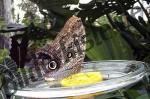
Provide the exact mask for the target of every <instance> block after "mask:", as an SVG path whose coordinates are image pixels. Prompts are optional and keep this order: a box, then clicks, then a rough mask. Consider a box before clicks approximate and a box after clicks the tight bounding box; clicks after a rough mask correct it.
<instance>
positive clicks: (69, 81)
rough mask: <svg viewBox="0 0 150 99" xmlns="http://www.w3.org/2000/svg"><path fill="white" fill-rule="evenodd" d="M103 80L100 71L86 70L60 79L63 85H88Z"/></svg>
mask: <svg viewBox="0 0 150 99" xmlns="http://www.w3.org/2000/svg"><path fill="white" fill-rule="evenodd" d="M102 80H103V77H102V74H101V73H100V72H86V73H78V74H74V75H71V76H69V77H67V78H64V79H63V80H61V82H60V83H61V85H62V86H64V87H73V86H79V85H89V84H94V83H97V82H100V81H102Z"/></svg>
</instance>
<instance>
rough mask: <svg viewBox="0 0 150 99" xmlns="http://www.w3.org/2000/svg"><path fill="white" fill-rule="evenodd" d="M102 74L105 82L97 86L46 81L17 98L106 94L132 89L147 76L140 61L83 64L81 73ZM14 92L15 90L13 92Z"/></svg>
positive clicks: (28, 89)
mask: <svg viewBox="0 0 150 99" xmlns="http://www.w3.org/2000/svg"><path fill="white" fill-rule="evenodd" d="M91 71H92V72H101V73H102V75H103V77H104V81H102V82H98V83H96V84H91V85H84V86H77V87H62V86H60V84H59V83H58V82H55V83H53V84H52V85H50V84H48V83H47V82H45V81H44V80H40V81H36V82H34V83H31V84H30V85H29V86H28V87H25V88H23V89H19V90H16V91H15V93H14V95H15V96H22V97H30V98H62V97H70V96H80V95H86V94H93V93H98V92H100V93H101V94H105V93H108V92H112V91H115V90H118V89H121V88H124V87H131V86H132V85H134V84H135V83H137V82H138V81H140V80H142V78H143V77H144V76H145V74H146V70H145V65H144V63H143V62H140V61H121V60H116V61H114V60H109V61H95V62H86V63H83V69H82V71H81V72H91ZM12 91H13V92H14V90H12Z"/></svg>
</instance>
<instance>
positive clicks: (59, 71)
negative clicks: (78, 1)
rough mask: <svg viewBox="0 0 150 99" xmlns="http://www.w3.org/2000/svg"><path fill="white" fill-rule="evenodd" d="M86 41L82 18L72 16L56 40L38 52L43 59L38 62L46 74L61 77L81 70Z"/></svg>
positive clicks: (56, 77)
mask: <svg viewBox="0 0 150 99" xmlns="http://www.w3.org/2000/svg"><path fill="white" fill-rule="evenodd" d="M85 41H86V38H85V29H84V26H83V23H82V21H81V19H80V18H78V17H76V16H72V17H71V18H70V19H69V20H68V21H67V22H66V24H65V26H64V27H63V29H62V30H61V31H60V32H59V33H58V35H57V37H56V38H55V40H54V41H53V42H52V43H51V44H47V45H46V46H45V47H43V48H41V49H39V51H38V52H37V53H36V54H37V56H38V57H40V60H41V61H40V62H38V63H39V64H40V66H41V67H42V68H43V71H44V76H45V77H47V78H55V79H61V78H64V77H67V76H69V75H70V74H73V73H76V72H79V71H80V68H81V63H82V62H83V60H84V57H85V48H86V46H85ZM40 55H43V56H42V57H41V56H40ZM43 57H44V58H43Z"/></svg>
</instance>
